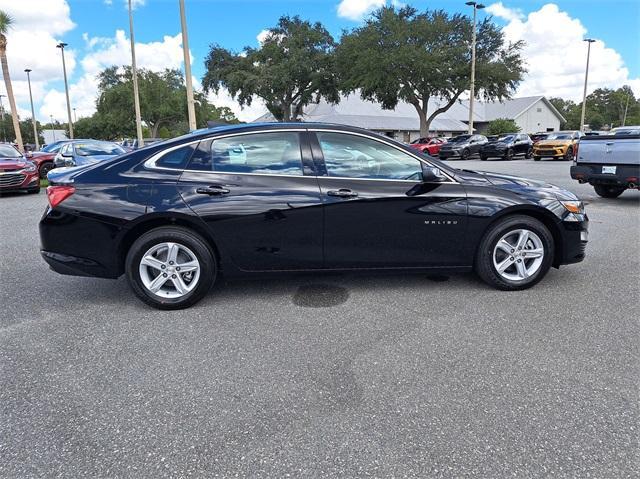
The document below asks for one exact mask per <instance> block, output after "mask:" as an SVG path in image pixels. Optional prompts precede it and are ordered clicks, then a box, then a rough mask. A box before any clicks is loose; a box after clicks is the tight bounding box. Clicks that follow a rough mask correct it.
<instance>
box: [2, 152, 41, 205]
mask: <svg viewBox="0 0 640 479" xmlns="http://www.w3.org/2000/svg"><path fill="white" fill-rule="evenodd" d="M10 191H11V192H13V191H26V192H28V193H39V192H40V177H39V175H38V167H37V166H36V165H35V163H33V162H32V161H29V160H28V159H27V158H25V157H24V156H23V155H22V154H21V153H20V152H19V151H18V150H17V149H16V148H15V147H14V146H13V145H9V144H7V143H2V144H0V194H2V193H7V192H10Z"/></svg>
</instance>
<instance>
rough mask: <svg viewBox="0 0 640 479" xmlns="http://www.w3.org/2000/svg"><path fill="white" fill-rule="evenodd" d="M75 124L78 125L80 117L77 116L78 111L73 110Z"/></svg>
mask: <svg viewBox="0 0 640 479" xmlns="http://www.w3.org/2000/svg"><path fill="white" fill-rule="evenodd" d="M73 122H74V123H78V115H76V109H75V108H74V109H73Z"/></svg>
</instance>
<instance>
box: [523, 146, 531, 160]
mask: <svg viewBox="0 0 640 479" xmlns="http://www.w3.org/2000/svg"><path fill="white" fill-rule="evenodd" d="M532 156H533V148H529V149H528V150H527V153H526V154H525V155H524V157H525V158H526V159H527V160H530V159H531V157H532Z"/></svg>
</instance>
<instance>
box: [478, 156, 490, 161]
mask: <svg viewBox="0 0 640 479" xmlns="http://www.w3.org/2000/svg"><path fill="white" fill-rule="evenodd" d="M487 158H489V157H488V156H484V155H480V159H481V160H482V161H487Z"/></svg>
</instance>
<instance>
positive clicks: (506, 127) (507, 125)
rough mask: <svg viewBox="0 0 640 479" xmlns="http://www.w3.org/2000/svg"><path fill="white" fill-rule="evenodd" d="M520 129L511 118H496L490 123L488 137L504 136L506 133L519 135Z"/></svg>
mask: <svg viewBox="0 0 640 479" xmlns="http://www.w3.org/2000/svg"><path fill="white" fill-rule="evenodd" d="M519 131H520V127H519V126H518V125H517V124H516V122H515V121H514V120H512V119H510V118H496V119H495V120H493V121H490V122H489V125H488V126H487V135H502V134H504V133H517V132H519Z"/></svg>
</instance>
